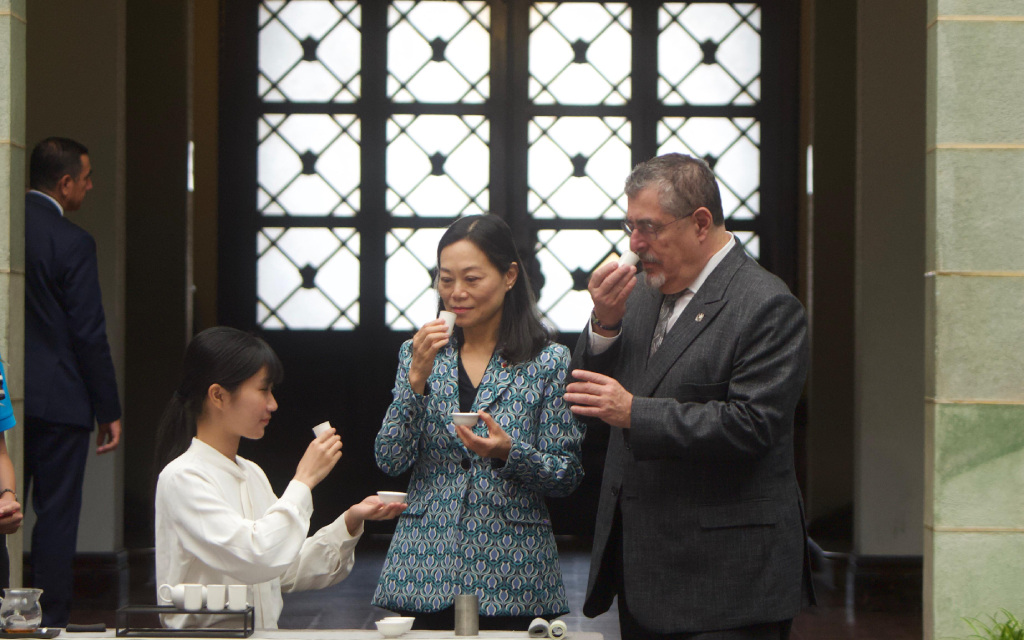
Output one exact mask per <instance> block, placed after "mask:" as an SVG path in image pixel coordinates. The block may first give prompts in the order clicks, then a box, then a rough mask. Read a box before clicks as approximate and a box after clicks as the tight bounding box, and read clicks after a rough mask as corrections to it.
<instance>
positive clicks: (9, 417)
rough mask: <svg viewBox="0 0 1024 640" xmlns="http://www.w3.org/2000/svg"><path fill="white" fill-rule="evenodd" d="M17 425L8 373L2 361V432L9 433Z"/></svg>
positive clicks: (0, 385) (0, 362)
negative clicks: (8, 385)
mask: <svg viewBox="0 0 1024 640" xmlns="http://www.w3.org/2000/svg"><path fill="white" fill-rule="evenodd" d="M14 425H15V420H14V407H13V406H12V405H11V394H10V393H8V392H7V373H6V372H4V363H3V360H2V359H0V432H2V431H7V430H8V429H10V428H11V427H13V426H14Z"/></svg>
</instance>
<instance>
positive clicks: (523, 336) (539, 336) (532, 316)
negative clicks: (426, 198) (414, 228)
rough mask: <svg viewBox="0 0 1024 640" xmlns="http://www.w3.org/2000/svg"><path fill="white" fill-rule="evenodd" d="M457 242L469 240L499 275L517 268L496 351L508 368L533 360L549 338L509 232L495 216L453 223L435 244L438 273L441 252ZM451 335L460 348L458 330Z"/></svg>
mask: <svg viewBox="0 0 1024 640" xmlns="http://www.w3.org/2000/svg"><path fill="white" fill-rule="evenodd" d="M459 240H469V241H470V242H472V243H473V244H474V245H476V247H477V248H478V249H480V251H482V252H483V253H484V255H485V256H487V260H488V261H489V262H490V263H491V264H492V265H494V266H495V267H496V268H497V269H498V271H499V272H501V273H502V274H504V273H507V272H508V270H509V268H510V267H511V266H512V263H513V262H514V263H516V264H517V265H518V266H519V275H518V276H517V277H516V282H515V284H514V285H513V286H512V289H510V290H509V291H507V292H506V293H505V303H504V306H503V307H502V312H501V324H500V326H499V327H498V349H500V351H501V355H502V356H503V357H504V358H505V359H506V360H508V361H509V362H511V363H512V364H516V363H519V362H524V361H526V360H529V359H531V358H534V357H536V355H537V354H538V353H540V352H541V350H542V349H543V348H544V347H545V346H546V345H547V344H548V342H550V340H551V334H550V332H549V331H548V329H547V327H545V326H544V324H543V323H542V322H541V320H540V314H539V313H538V312H537V301H536V299H535V298H534V295H533V288H532V287H531V286H530V276H529V275H528V274H527V269H526V267H525V265H524V264H523V261H522V260H521V259H520V258H519V250H518V249H516V243H515V241H514V240H513V239H512V230H511V229H509V227H508V225H507V224H505V221H504V220H502V219H501V218H499V217H498V216H496V215H474V216H466V217H465V218H460V219H459V220H456V221H455V222H453V223H452V224H451V226H449V227H448V229H447V230H446V231H445V232H444V235H443V236H441V241H440V242H438V243H437V266H438V269H440V268H441V251H443V250H444V248H445V247H447V246H449V245H451V244H454V243H456V242H458V241H459ZM437 308H438V311H441V310H443V309H444V301H443V300H441V299H440V296H438V301H437ZM452 335H453V337H454V338H455V341H456V344H459V345H461V344H462V342H463V335H462V329H461V328H459V327H455V331H454V332H453V333H452Z"/></svg>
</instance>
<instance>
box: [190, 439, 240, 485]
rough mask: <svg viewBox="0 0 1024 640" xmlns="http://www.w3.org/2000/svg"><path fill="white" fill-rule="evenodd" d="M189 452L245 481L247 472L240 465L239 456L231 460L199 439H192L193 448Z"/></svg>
mask: <svg viewBox="0 0 1024 640" xmlns="http://www.w3.org/2000/svg"><path fill="white" fill-rule="evenodd" d="M188 450H189V451H191V452H193V453H195V455H196V456H197V457H198V458H199V459H201V460H202V461H203V462H204V463H205V462H208V463H210V464H211V465H213V466H214V467H216V468H218V469H221V470H222V471H224V472H226V473H230V474H231V475H233V476H235V477H236V478H238V479H240V480H244V479H245V471H243V470H242V467H241V466H240V465H239V464H238V460H239V458H238V456H235V459H234V460H231V459H229V458H228V457H227V456H225V455H224V454H223V453H221V452H220V451H217V450H216V449H214V448H213V447H211V446H210V445H208V444H206V443H205V442H203V441H202V440H200V439H199V438H192V446H191V447H189V449H188Z"/></svg>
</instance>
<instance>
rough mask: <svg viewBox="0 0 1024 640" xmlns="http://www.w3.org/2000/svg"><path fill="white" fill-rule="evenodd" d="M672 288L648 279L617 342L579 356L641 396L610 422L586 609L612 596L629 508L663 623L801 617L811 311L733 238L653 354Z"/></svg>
mask: <svg viewBox="0 0 1024 640" xmlns="http://www.w3.org/2000/svg"><path fill="white" fill-rule="evenodd" d="M661 300H662V295H661V294H660V293H659V292H657V291H654V290H651V289H648V288H646V287H643V286H638V287H637V288H636V289H635V290H634V291H633V293H632V295H631V297H630V299H629V301H628V304H627V311H626V316H625V318H624V319H623V324H622V332H621V334H620V336H619V339H618V341H617V342H616V343H615V345H614V346H613V347H612V348H611V349H610V350H609V351H606V352H605V353H602V354H600V355H597V356H594V355H592V354H591V353H590V351H589V341H588V335H587V332H584V333H583V335H582V336H581V337H580V342H579V345H578V347H577V349H576V355H575V357H574V359H573V366H574V368H578V367H581V368H584V369H590V370H593V371H598V372H601V373H605V374H608V375H611V376H613V377H614V378H616V379H617V380H618V381H619V382H620V383H621V384H622V385H623V386H624V387H625V388H626V389H627V390H628V391H629V392H630V393H632V394H634V399H633V408H632V414H631V420H630V422H631V428H630V429H629V430H628V432H627V431H625V430H622V429H614V428H613V429H611V436H610V441H609V445H608V458H607V462H606V465H605V469H604V477H603V481H602V487H601V498H600V505H599V507H598V514H597V525H596V530H595V535H594V548H593V552H592V557H591V569H590V580H589V584H588V586H587V598H586V601H585V603H584V609H583V611H584V613H585V614H586V615H588V616H595V615H598V614H600V613H603V612H604V611H607V610H608V608H609V606H610V605H611V602H612V599H613V597H614V596H615V587H614V585H612V584H611V580H610V574H609V572H608V567H607V566H605V564H606V563H605V562H604V561H605V557H606V556H605V548H606V544H607V543H608V535H609V531H610V529H611V526H612V519H613V516H614V514H615V508H616V504H618V505H619V506H620V508H621V510H622V551H623V572H624V577H623V578H624V581H623V587H624V590H625V592H626V597H627V600H628V602H629V608H630V611H631V613H632V614H633V615H634V617H635V618H636V619H637V620H638V621H639V622H640V623H641V624H642V625H644V626H645V627H647V628H649V629H650V630H652V631H657V632H660V633H670V632H695V631H710V630H715V629H729V628H734V627H740V626H745V625H750V624H756V623H762V622H770V621H775V620H784V619H788V618H792V617H793V616H795V615H796V613H797V612H798V611H799V609H800V606H801V584H802V581H803V580H804V579H805V578H806V575H807V574H806V573H805V572H806V571H807V569H806V568H805V566H804V559H805V539H806V536H805V533H804V521H803V514H802V511H803V507H802V503H801V498H800V492H799V488H798V487H797V483H796V475H795V469H794V461H793V413H794V410H795V407H796V404H797V401H798V400H799V398H800V394H801V391H802V388H803V384H804V379H805V378H806V374H807V358H808V342H807V321H806V317H805V315H804V310H803V307H802V306H801V305H800V302H799V301H798V300H797V299H796V298H795V297H794V296H793V295H792V294H791V293H790V292H789V290H788V289H787V287H786V285H785V284H784V283H783V282H782V281H781V280H779V279H778V278H777V277H775V276H773V275H772V274H770V273H768V272H767V271H765V270H764V269H763V268H762V267H761V266H760V265H758V264H757V263H756V262H755V261H754V260H753V259H751V258H750V257H749V256H747V255H746V253H745V252H744V250H743V248H742V247H741V246H739V245H737V246H735V247H734V248H733V249H732V250H731V251H730V252H729V253H728V254H727V255H726V257H725V259H724V260H723V261H722V262H721V263H720V264H719V265H718V267H716V268H715V270H714V271H713V272H712V273H711V274H710V276H709V277H708V279H707V280H706V281H705V283H704V285H703V286H702V287H701V288H700V290H699V291H698V292H697V294H696V295H695V296H694V297H693V299H692V300H691V301H690V303H689V304H688V305H687V307H686V309H685V310H684V311H683V313H682V315H681V316H680V317H679V319H678V320H677V321H676V323H675V324H674V325H673V327H672V329H671V331H670V332H669V333H668V335H667V336H666V338H665V341H664V343H663V344H662V346H661V348H660V349H659V350H658V352H657V353H656V354H655V355H654V357H652V358H650V360H648V355H647V354H648V351H649V350H650V344H651V337H652V335H653V333H654V325H655V323H656V322H657V318H658V310H659V308H660V306H661Z"/></svg>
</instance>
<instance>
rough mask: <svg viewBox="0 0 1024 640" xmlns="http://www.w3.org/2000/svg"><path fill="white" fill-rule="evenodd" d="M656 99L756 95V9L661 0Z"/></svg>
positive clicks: (713, 101) (751, 99)
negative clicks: (664, 1)
mask: <svg viewBox="0 0 1024 640" xmlns="http://www.w3.org/2000/svg"><path fill="white" fill-rule="evenodd" d="M658 26H659V28H660V35H659V37H658V74H659V78H658V98H659V99H660V100H662V101H663V102H664V103H665V104H668V105H677V104H698V105H752V104H756V103H757V102H759V101H760V99H761V9H760V8H759V7H758V5H756V4H745V3H737V4H731V3H725V2H714V3H697V2H667V3H665V4H664V5H663V6H662V8H661V9H660V10H659V12H658Z"/></svg>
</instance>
